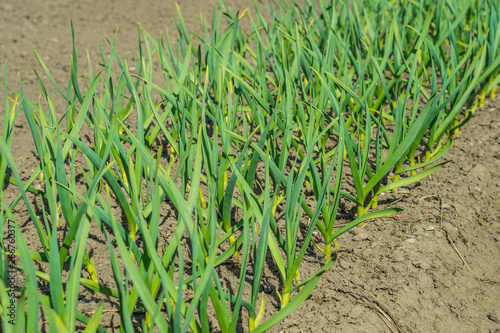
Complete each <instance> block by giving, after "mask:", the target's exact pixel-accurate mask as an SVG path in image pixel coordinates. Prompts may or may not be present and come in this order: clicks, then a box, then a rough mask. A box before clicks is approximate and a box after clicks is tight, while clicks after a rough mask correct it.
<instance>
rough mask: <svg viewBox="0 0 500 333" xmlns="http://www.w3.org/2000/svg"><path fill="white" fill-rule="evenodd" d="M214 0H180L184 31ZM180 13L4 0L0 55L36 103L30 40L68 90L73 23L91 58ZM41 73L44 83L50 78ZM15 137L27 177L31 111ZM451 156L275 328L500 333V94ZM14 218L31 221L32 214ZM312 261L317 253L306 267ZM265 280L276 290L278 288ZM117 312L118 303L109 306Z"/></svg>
mask: <svg viewBox="0 0 500 333" xmlns="http://www.w3.org/2000/svg"><path fill="white" fill-rule="evenodd" d="M230 4H232V5H234V6H235V8H236V9H244V8H247V7H252V4H251V1H248V0H239V1H232V2H230ZM213 6H214V1H196V0H182V1H180V2H179V7H180V9H181V12H182V14H183V16H184V20H185V22H186V24H187V26H188V29H189V31H193V32H195V31H199V30H200V29H201V20H200V15H199V14H200V12H201V13H203V14H204V15H205V16H206V17H211V13H212V10H213ZM176 15H177V14H176V8H175V4H174V2H173V1H171V0H168V1H162V2H156V1H151V0H148V1H141V2H136V1H130V0H127V1H88V0H87V1H78V2H71V1H68V0H57V1H56V0H51V1H33V0H17V1H14V0H3V1H2V2H1V3H0V18H1V19H0V63H1V64H2V65H3V64H4V63H5V62H6V61H7V62H8V69H7V77H8V84H9V85H10V86H11V87H13V88H14V89H17V87H18V86H19V83H18V78H17V75H18V74H19V77H20V78H21V79H22V83H23V89H24V90H25V91H26V92H27V94H28V96H29V97H30V98H31V99H32V100H34V101H36V100H37V99H38V95H39V94H40V87H39V86H38V83H37V80H36V76H35V74H34V73H33V71H32V69H31V68H32V67H33V68H35V69H36V70H37V71H38V73H42V72H43V70H42V68H41V66H40V65H39V63H38V61H37V59H36V57H35V56H34V54H33V51H32V47H33V45H34V46H35V47H36V49H37V52H38V53H39V54H40V56H41V58H42V59H43V61H44V62H45V63H46V65H47V66H48V67H49V68H50V70H51V72H52V75H53V77H54V79H55V81H56V82H57V83H58V84H59V85H61V86H63V87H65V86H66V84H67V80H68V78H69V75H70V56H71V51H72V43H71V40H72V37H71V27H70V19H72V20H73V25H74V28H75V35H76V43H77V46H78V45H79V46H81V48H82V51H81V52H84V51H85V49H87V50H88V52H89V55H90V58H91V59H92V61H94V60H93V59H98V55H99V46H98V37H99V31H100V33H101V35H102V36H104V35H107V36H109V37H111V36H113V34H114V32H115V30H116V28H117V27H119V28H120V32H119V35H118V42H117V48H118V51H119V52H120V53H124V52H125V53H126V52H128V51H134V50H136V48H137V25H136V22H140V23H141V25H142V26H143V27H145V28H146V30H147V31H148V32H149V33H150V34H152V35H153V36H159V34H160V32H162V31H164V30H165V28H166V27H168V28H169V29H170V30H169V31H170V32H171V35H170V37H171V38H172V39H174V38H176V33H175V26H174V24H173V22H172V20H171V17H175V16H176ZM96 61H97V60H96ZM95 64H97V62H95ZM41 78H42V80H43V81H44V82H45V83H46V84H47V85H49V81H48V78H47V77H46V76H45V75H41ZM0 105H2V107H3V105H4V97H3V94H2V96H1V97H0ZM0 118H2V119H3V117H0ZM14 138H15V140H14V142H13V144H12V153H13V155H14V158H15V159H16V161H17V163H18V167H19V168H20V170H21V171H22V176H23V178H24V179H27V178H29V176H30V175H31V174H30V173H31V172H32V170H33V169H34V168H35V167H36V165H37V164H38V160H37V158H36V154H35V150H34V145H33V141H32V138H31V133H30V130H29V127H28V125H27V122H26V120H25V118H24V115H20V116H19V119H18V121H17V123H16V127H15V130H14ZM445 158H446V159H450V160H451V162H450V163H448V164H446V165H445V166H443V167H442V168H441V169H439V170H438V171H437V172H435V173H434V174H432V175H431V177H429V178H427V179H424V180H423V181H421V182H419V183H418V184H416V185H413V186H410V187H408V188H403V189H401V190H400V191H399V193H398V194H397V195H393V194H386V195H385V196H383V197H382V198H381V202H380V208H385V207H401V208H404V211H403V212H401V213H399V214H398V215H395V216H393V217H392V218H388V219H379V220H376V221H373V222H370V223H367V224H366V226H365V227H364V228H356V229H355V230H353V231H352V232H350V233H349V234H346V235H344V236H342V238H340V239H339V243H340V246H341V248H342V249H343V252H342V253H340V259H339V260H338V262H337V263H336V264H335V265H334V266H333V268H332V269H331V270H330V271H328V272H327V273H325V274H324V275H323V277H322V279H321V281H320V282H319V284H318V286H317V287H316V289H315V290H314V292H313V294H312V295H311V297H310V298H309V299H308V300H307V301H306V302H305V303H304V304H303V305H302V307H301V308H300V309H299V310H297V311H296V312H295V313H293V314H292V315H290V316H289V317H288V318H287V319H285V320H284V321H283V322H281V323H280V324H279V325H277V326H276V327H274V328H273V329H272V330H271V331H272V332H321V331H323V332H500V255H499V254H500V97H497V99H496V100H487V101H486V103H485V105H484V107H483V108H481V109H480V110H478V111H477V112H476V114H475V115H474V117H473V118H472V120H471V121H470V123H469V124H468V125H467V126H466V127H464V128H463V129H461V134H460V135H459V136H458V137H456V138H455V142H454V146H453V148H452V149H451V151H450V152H449V153H448V154H447V155H446V157H445ZM9 195H10V196H11V195H12V194H9V192H7V193H6V196H7V200H8V201H9V202H10V200H12V199H11V197H9ZM16 214H19V215H18V217H19V218H23V216H24V219H25V221H27V219H28V217H27V214H26V212H22V211H19V212H17V213H16ZM23 214H24V215H23ZM21 221H22V220H21ZM21 228H22V230H23V231H24V235H25V237H26V239H27V241H28V243H29V244H30V237H33V238H35V239H36V238H37V235H36V231H35V229H34V228H32V227H30V225H29V224H27V223H25V224H23V225H21ZM164 232H168V230H165V231H164ZM30 246H35V245H30ZM88 246H89V248H92V252H93V254H94V257H95V258H94V260H95V261H96V266H97V269H98V274H99V275H100V276H101V277H102V279H103V280H104V281H108V282H109V283H110V284H111V285H114V281H113V279H112V277H111V272H112V271H111V267H110V265H109V261H106V260H108V259H107V258H106V255H104V254H107V253H108V249H107V245H106V243H105V242H102V240H101V239H99V237H97V236H96V237H92V236H91V238H90V239H89V245H88ZM317 268H318V263H317V262H315V261H314V258H312V259H310V260H308V262H307V263H306V265H305V266H304V268H302V271H301V274H303V275H304V276H307V273H308V271H313V270H316V269H317ZM106 274H109V276H107V275H106ZM227 278H228V279H229V280H230V279H231V276H230V275H227ZM235 281H236V278H235V280H234V281H233V283H234V282H235ZM227 283H228V284H230V283H231V281H228V282H227ZM266 288H267V289H268V290H273V289H274V290H278V289H279V285H269V286H266ZM98 301H99V300H98V299H96V298H95V297H94V294H93V293H92V292H90V291H88V290H84V289H83V288H82V295H81V299H80V303H81V304H79V310H80V311H82V312H84V313H86V314H91V313H92V311H93V310H94V309H95V307H96V305H97V304H98ZM110 301H111V300H110ZM270 304H274V305H277V302H276V301H275V300H270ZM113 308H114V309H116V308H117V305H116V300H113V302H109V303H107V305H106V309H113ZM268 308H269V309H270V311H275V310H273V309H272V308H273V307H272V306H271V305H268ZM266 316H267V315H266ZM101 325H103V326H105V327H108V328H110V329H111V330H112V331H113V329H115V331H118V329H117V325H119V315H118V313H116V312H113V311H108V312H105V313H104V314H103V316H102V320H101Z"/></svg>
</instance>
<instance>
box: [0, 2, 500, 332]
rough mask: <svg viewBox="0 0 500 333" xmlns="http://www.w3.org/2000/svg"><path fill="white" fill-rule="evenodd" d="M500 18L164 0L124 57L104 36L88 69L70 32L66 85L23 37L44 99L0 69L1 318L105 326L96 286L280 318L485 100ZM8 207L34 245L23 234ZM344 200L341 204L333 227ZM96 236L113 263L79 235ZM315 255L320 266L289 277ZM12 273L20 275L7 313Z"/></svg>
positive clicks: (166, 326)
mask: <svg viewBox="0 0 500 333" xmlns="http://www.w3.org/2000/svg"><path fill="white" fill-rule="evenodd" d="M243 22H245V23H243ZM499 24H500V5H499V4H498V1H495V0H477V1H459V0H448V1H444V0H443V1H430V0H420V1H386V0H377V1H369V2H368V1H361V0H351V1H345V2H340V1H338V2H332V3H329V2H328V3H327V2H325V1H307V0H306V1H303V2H298V1H295V0H293V1H291V3H290V2H289V1H287V2H285V1H271V3H270V4H269V5H265V4H260V3H257V2H255V7H254V8H252V10H251V11H238V12H236V11H233V10H232V9H231V8H230V7H225V6H222V9H221V10H214V13H213V16H212V18H211V19H204V21H203V31H199V32H196V33H194V34H193V32H191V31H188V29H187V27H186V24H185V23H184V19H183V16H182V14H181V12H180V11H178V18H177V20H176V27H177V30H178V31H177V35H178V36H179V37H178V38H177V39H176V43H171V39H170V38H169V35H168V33H166V34H165V35H163V36H153V35H151V34H150V33H148V32H147V31H146V30H145V29H143V28H142V27H141V26H140V25H139V26H138V34H137V35H138V38H139V41H138V45H139V51H138V52H137V54H134V55H133V56H123V55H121V54H119V52H118V51H117V50H116V49H115V40H116V36H110V37H109V38H104V37H103V38H102V40H101V43H100V54H101V60H100V64H99V66H98V68H96V67H95V65H94V64H92V62H91V61H90V57H89V55H88V53H87V54H85V52H84V51H82V50H81V49H79V48H78V45H75V44H73V54H72V57H71V63H70V64H68V65H69V66H70V69H71V70H70V72H71V75H70V77H69V80H68V82H67V84H66V85H65V86H61V85H58V84H57V83H56V80H55V79H54V78H53V76H52V75H51V64H50V63H45V62H44V61H43V60H42V57H41V56H40V55H39V54H38V53H37V52H36V50H35V56H36V58H37V59H38V61H39V63H40V66H41V67H42V68H43V71H44V73H37V77H38V83H39V87H40V89H39V90H40V93H41V100H31V99H30V98H28V96H27V95H26V94H25V93H24V90H23V83H22V82H21V83H20V84H19V86H7V85H5V84H4V85H3V87H4V95H5V113H4V120H3V132H2V133H3V134H2V138H1V139H0V150H1V159H0V179H1V181H0V200H1V210H0V217H1V219H2V224H1V225H2V228H3V230H2V233H3V234H4V235H12V237H11V238H9V237H7V238H4V239H2V245H1V249H2V265H1V267H0V275H1V276H2V279H1V280H0V287H1V288H0V289H1V291H0V300H1V303H2V306H3V307H2V326H3V330H4V331H5V332H17V331H27V332H35V331H37V330H39V329H41V328H42V326H44V327H45V329H46V330H48V331H50V332H66V331H68V332H73V331H75V330H76V328H75V322H79V323H80V324H82V325H83V326H85V327H86V331H88V332H94V331H96V330H97V331H100V332H106V331H107V329H106V328H105V327H103V326H101V325H102V323H101V316H102V313H103V310H104V309H105V308H106V306H107V304H108V303H109V302H111V300H113V301H116V302H118V303H119V311H118V314H119V317H120V324H121V330H122V331H126V332H132V331H134V330H138V329H139V328H138V327H137V326H138V323H139V326H140V330H142V331H144V332H150V331H151V332H153V331H160V332H170V331H172V332H185V331H192V332H210V331H221V332H234V331H240V330H242V331H252V332H264V331H266V330H268V329H270V328H271V327H273V326H275V325H276V324H278V323H280V322H281V321H282V320H283V319H284V318H286V317H287V316H289V315H290V314H292V313H293V312H294V311H295V310H297V309H298V308H299V307H300V305H301V304H303V303H304V302H305V300H306V299H307V298H308V297H309V295H310V294H311V293H312V292H313V290H314V288H315V287H316V285H317V284H318V282H319V281H320V279H321V278H322V275H323V274H324V273H325V272H327V271H329V270H330V269H331V268H332V267H334V265H335V263H336V261H337V259H338V256H341V255H342V251H343V242H342V241H343V238H342V237H341V236H342V235H343V234H345V233H346V232H349V231H350V230H352V229H354V228H356V229H357V228H363V226H364V224H365V223H370V222H371V221H373V220H374V219H377V218H380V217H386V216H389V215H393V214H397V213H398V212H399V211H401V209H399V208H397V205H395V206H394V207H390V208H384V209H378V203H379V198H380V196H381V195H384V194H386V193H388V192H390V193H392V194H397V193H398V190H399V189H400V188H401V187H406V186H409V185H411V184H414V183H415V182H418V181H420V180H422V179H423V178H425V177H428V176H429V175H431V174H432V173H433V172H434V171H436V170H438V169H439V168H441V167H442V166H443V165H444V164H446V163H447V162H448V161H447V160H446V153H447V152H448V151H449V150H450V149H451V148H452V147H453V140H454V139H455V138H456V137H457V136H458V137H459V136H460V129H461V127H462V126H464V125H466V124H467V122H468V121H469V120H470V119H471V117H472V116H473V114H474V112H475V111H476V109H477V108H478V107H481V106H482V105H483V103H484V101H485V99H486V98H488V97H491V98H495V94H496V90H497V86H498V85H499V83H500V75H499V72H500V26H499ZM242 25H245V26H249V27H250V29H243V28H242ZM74 34H75V35H76V37H77V35H78V32H77V31H76V32H74ZM118 36H119V33H118ZM84 71H85V72H86V75H85V77H84V79H83V80H82V79H81V77H80V75H79V74H80V73H82V72H84ZM42 76H45V77H46V78H47V79H46V80H42ZM7 80H8V79H7V65H6V66H5V71H4V82H7ZM49 86H50V88H49ZM48 90H49V91H55V94H50V93H47V91H48ZM12 96H13V97H12ZM60 98H62V99H63V100H64V101H65V102H64V107H65V109H64V111H63V112H61V110H56V107H55V106H54V100H55V99H60ZM19 117H26V119H27V122H28V125H29V129H30V131H31V133H32V137H33V142H34V144H35V148H36V152H37V156H38V159H39V161H38V162H39V164H38V166H37V167H36V169H34V172H33V174H32V175H31V177H30V178H29V180H27V181H22V180H21V177H20V172H19V166H18V164H17V162H16V160H15V159H14V158H13V155H12V152H11V147H12V143H13V141H15V140H16V136H15V134H13V133H14V128H15V127H16V122H17V121H19V120H18V118H19ZM82 184H83V186H82ZM6 186H10V187H12V186H14V187H16V188H17V196H16V198H15V199H13V200H11V201H8V200H7V199H6V198H5V196H4V195H3V192H4V188H5V187H6ZM20 206H23V207H24V208H25V209H26V210H27V211H28V213H29V221H30V222H29V223H32V224H33V225H34V226H35V228H36V235H37V239H36V241H35V240H33V239H30V240H28V242H27V239H26V238H25V237H23V233H22V232H21V231H20V228H19V225H20V224H24V223H25V221H19V220H17V219H16V216H15V214H14V213H13V211H14V210H15V209H17V208H18V207H20ZM341 206H342V207H343V208H342V209H343V210H346V211H349V212H352V214H351V216H352V217H351V218H350V220H349V221H348V223H344V224H343V225H341V226H339V225H338V223H337V222H338V220H339V218H338V213H339V210H340V207H341ZM40 211H41V212H42V213H41V214H40V213H39V212H40ZM165 230H168V231H165ZM97 233H98V234H99V237H100V239H101V240H102V241H103V242H105V243H106V244H107V248H108V251H109V253H108V254H107V256H108V258H109V261H108V262H104V263H102V262H97V261H96V260H94V255H93V250H92V249H91V248H89V247H88V240H89V237H90V236H89V235H91V234H93V235H94V234H97ZM165 235H166V236H165ZM11 240H12V242H13V243H14V242H15V245H16V250H15V251H10V250H9V249H10V247H9V246H10V242H11ZM34 243H36V247H37V250H36V251H34V250H32V247H33V244H34ZM311 258H314V259H315V260H317V261H318V262H319V263H320V264H319V265H318V266H317V270H316V271H315V272H312V273H308V274H304V273H303V271H302V267H303V264H304V263H305V262H306V261H307V260H310V259H311ZM12 262H15V264H12ZM102 265H107V266H108V267H109V266H111V267H112V272H113V275H112V277H111V278H109V277H108V278H107V279H106V281H107V282H103V281H105V280H103V278H102V276H101V272H100V269H99V267H101V266H102ZM227 266H231V267H233V269H232V270H231V272H233V273H234V274H236V276H237V280H238V281H239V283H238V284H237V285H228V283H227V282H226V278H225V276H224V275H223V274H221V272H222V271H221V270H220V268H221V267H227ZM13 271H22V274H23V276H24V280H23V283H22V285H20V286H19V288H18V289H17V290H16V293H17V296H18V297H17V299H16V301H15V308H16V315H15V318H16V321H15V325H10V324H9V320H10V318H9V314H10V312H9V311H10V310H9V306H10V304H11V300H12V298H11V296H10V294H9V290H10V288H9V280H10V277H9V276H10V274H12V273H13ZM224 272H225V273H224V274H227V271H224ZM269 280H276V281H278V282H277V284H278V285H279V286H280V288H279V290H276V291H273V292H272V293H271V292H269V290H268V289H267V288H266V285H267V284H268V283H269ZM42 284H44V285H45V284H46V285H47V286H48V288H46V289H44V290H40V286H41V285H42ZM82 288H86V289H87V290H92V291H93V292H94V294H95V297H98V298H100V299H102V301H101V303H100V305H99V307H98V308H97V309H96V311H95V312H93V313H92V314H91V315H89V314H88V313H82V312H81V311H79V310H78V303H79V295H80V293H81V291H82ZM276 296H277V297H278V299H279V304H278V308H276V307H275V305H271V304H270V302H269V299H271V298H274V297H276ZM42 314H43V317H44V318H45V320H44V321H43V323H42V321H41V317H42Z"/></svg>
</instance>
